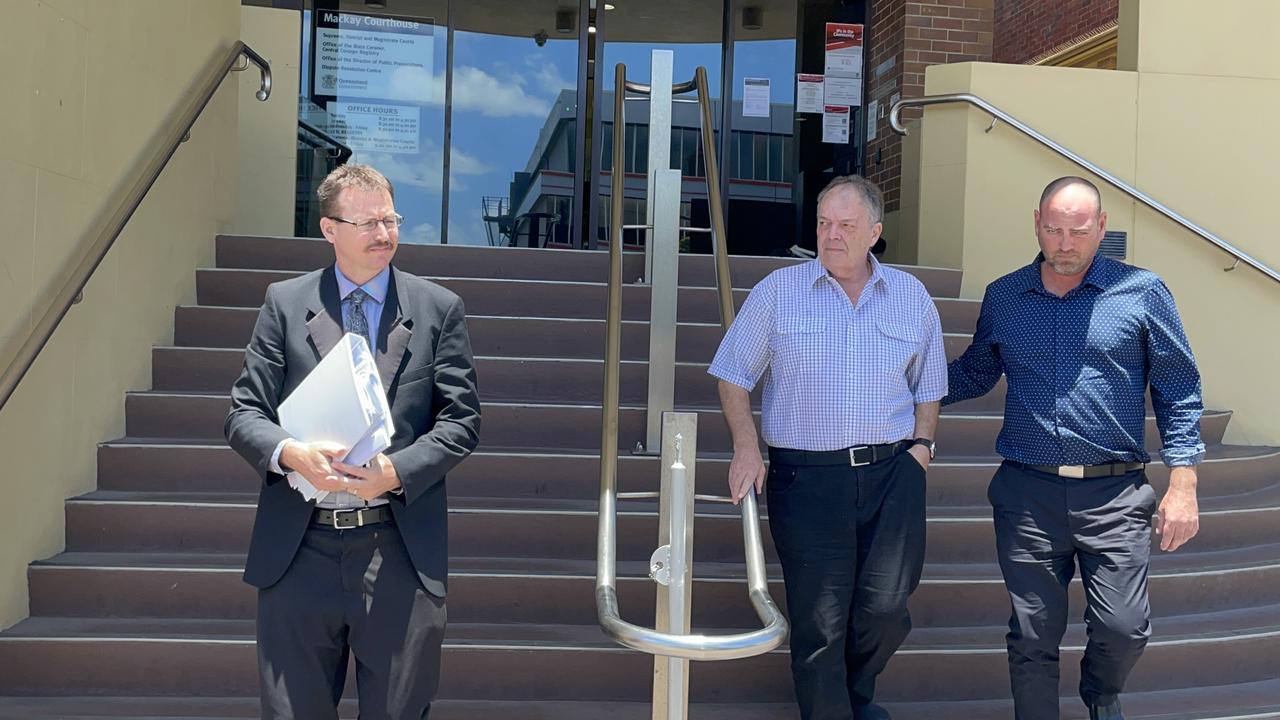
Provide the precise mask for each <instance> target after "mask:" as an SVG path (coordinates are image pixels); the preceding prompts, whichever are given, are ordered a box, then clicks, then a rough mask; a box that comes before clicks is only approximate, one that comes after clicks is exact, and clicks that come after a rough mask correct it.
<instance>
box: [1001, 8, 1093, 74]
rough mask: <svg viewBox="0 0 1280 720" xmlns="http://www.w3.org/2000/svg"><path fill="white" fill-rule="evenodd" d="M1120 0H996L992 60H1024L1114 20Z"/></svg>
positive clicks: (1037, 55)
mask: <svg viewBox="0 0 1280 720" xmlns="http://www.w3.org/2000/svg"><path fill="white" fill-rule="evenodd" d="M1118 14H1119V0H995V43H994V46H993V47H992V58H991V59H992V60H994V61H995V62H1002V63H1025V62H1027V61H1029V60H1032V59H1034V58H1036V57H1039V56H1041V55H1043V54H1045V53H1047V52H1049V51H1050V50H1053V49H1054V48H1056V47H1058V46H1060V45H1064V44H1066V43H1069V42H1071V41H1072V40H1075V39H1077V38H1079V37H1081V36H1082V35H1088V34H1090V33H1092V32H1093V31H1095V30H1098V29H1100V28H1102V27H1103V26H1105V25H1107V24H1109V23H1111V22H1114V21H1115V20H1116V18H1117V17H1118Z"/></svg>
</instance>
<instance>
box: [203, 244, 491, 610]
mask: <svg viewBox="0 0 1280 720" xmlns="http://www.w3.org/2000/svg"><path fill="white" fill-rule="evenodd" d="M465 317H466V312H465V311H464V309H463V306H462V300H461V298H459V297H458V296H457V295H455V294H453V293H452V292H450V291H448V290H446V289H444V288H442V287H440V286H439V285H436V284H435V283H432V282H428V281H427V280H423V279H422V278H419V277H415V276H413V275H409V274H407V273H403V272H401V271H399V270H397V269H395V268H394V267H393V268H392V269H391V281H390V282H389V283H388V287H387V296H386V299H385V301H384V303H383V311H382V322H381V324H380V326H379V328H378V335H377V342H376V343H375V345H376V346H377V347H376V348H375V358H376V364H377V366H378V373H379V374H380V375H381V377H382V383H383V386H384V387H385V388H386V391H387V400H388V401H389V402H390V404H391V415H392V418H393V419H394V422H395V433H394V435H393V437H392V440H391V447H390V448H389V449H388V450H387V451H386V453H387V456H388V457H389V458H390V459H391V463H392V465H394V466H395V468H396V473H397V474H398V475H399V476H400V482H401V483H402V484H403V486H404V494H403V495H396V494H390V495H389V496H388V497H389V498H390V501H391V510H392V513H393V514H394V516H395V519H396V527H397V528H398V529H399V531H400V535H401V537H402V538H403V540H404V544H405V546H406V547H407V548H408V550H409V557H410V558H411V559H412V560H413V565H414V567H415V568H416V569H417V571H418V577H419V578H420V579H421V581H422V585H423V587H425V588H426V589H427V590H428V591H429V592H431V593H432V594H433V595H437V596H440V597H444V594H445V583H446V580H447V576H448V569H447V558H448V546H447V540H448V533H447V528H446V523H447V510H446V507H445V485H444V479H445V474H446V473H448V472H449V470H451V469H452V468H453V467H454V466H455V465H457V464H458V463H459V462H460V461H461V460H462V459H463V458H464V457H466V456H467V454H468V453H470V452H471V451H472V450H473V449H474V448H475V446H476V443H477V442H478V441H479V433H480V401H479V399H478V397H477V396H476V374H475V366H474V363H473V362H472V359H471V341H470V339H469V338H468V336H467V327H466V321H465ZM342 335H343V330H342V306H341V300H340V298H339V297H338V281H337V276H336V275H335V273H334V270H333V266H330V267H328V268H325V269H323V270H317V271H315V272H312V273H308V274H306V275H303V276H302V277H299V278H294V279H291V280H285V281H283V282H278V283H274V284H272V285H271V286H270V287H269V288H267V297H266V301H265V303H264V304H263V306H262V310H261V312H260V313H259V314H258V322H257V325H256V326H255V327H254V330H253V339H252V340H250V342H249V347H248V348H247V349H246V351H245V360H244V370H243V371H242V372H241V373H240V378H239V379H238V380H236V383H235V385H234V386H233V387H232V389H231V411H230V413H228V415H227V421H226V425H225V427H224V430H225V432H226V436H227V442H229V443H230V444H231V447H232V448H233V449H234V450H235V451H236V452H238V453H240V455H241V456H243V457H244V458H245V459H246V460H248V461H249V463H250V464H252V465H253V466H254V468H256V469H257V470H258V473H259V474H260V475H261V476H262V478H263V481H264V482H263V486H262V489H261V491H260V493H259V495H258V514H257V517H256V519H255V520H254V524H253V539H252V541H251V543H250V545H249V558H248V561H247V563H246V565H245V573H244V578H245V581H246V582H248V583H249V584H251V585H255V586H257V587H259V588H266V587H270V586H271V585H274V584H275V583H276V582H277V581H278V580H279V579H280V578H281V576H283V575H284V572H285V570H286V569H288V567H289V564H290V563H291V562H293V557H294V555H295V554H296V553H297V550H298V546H299V544H300V543H301V541H302V535H303V533H304V532H306V529H307V526H308V523H309V522H310V519H311V513H312V510H313V508H314V507H315V506H314V505H313V504H312V503H309V502H306V501H305V500H303V499H302V496H301V495H300V494H298V492H297V491H296V490H294V489H293V488H291V487H289V483H288V482H287V481H285V479H284V476H282V475H279V474H277V473H273V472H271V471H270V470H269V469H268V466H269V465H270V464H271V455H272V453H273V452H274V451H275V449H276V446H277V445H279V444H280V441H281V440H284V439H285V438H286V437H288V434H287V433H286V432H285V431H284V430H283V429H282V428H281V427H280V426H279V425H278V424H277V422H278V419H277V415H276V409H277V408H278V407H279V405H280V402H281V401H282V400H284V398H286V397H288V396H289V393H291V392H293V390H294V388H296V387H297V386H298V384H299V383H300V382H302V379H303V378H304V377H306V376H307V373H309V372H311V370H312V368H314V367H315V366H316V364H317V363H318V362H319V361H320V359H321V358H322V357H324V355H325V354H326V353H328V352H329V351H330V350H331V349H333V347H334V345H336V344H337V342H338V340H340V339H341V338H342Z"/></svg>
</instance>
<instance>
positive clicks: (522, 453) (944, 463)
mask: <svg viewBox="0 0 1280 720" xmlns="http://www.w3.org/2000/svg"><path fill="white" fill-rule="evenodd" d="M157 439H159V438H157ZM99 445H100V446H103V447H116V448H134V447H137V448H200V449H207V448H220V449H230V448H229V446H228V445H227V444H226V443H225V442H221V443H218V442H210V443H204V444H201V443H189V444H183V443H168V442H153V443H147V442H118V441H115V440H107V441H104V442H101V443H99ZM471 456H472V457H476V456H482V457H534V458H586V459H593V460H599V458H600V455H599V453H595V454H591V453H570V452H529V451H527V450H516V451H502V450H477V451H475V452H473V453H471ZM1276 456H1280V449H1275V450H1272V451H1271V452H1267V453H1263V454H1261V455H1241V456H1237V457H1219V458H1206V459H1205V460H1204V461H1203V462H1202V463H1201V464H1204V463H1225V462H1237V461H1255V460H1262V459H1266V458H1272V457H1276ZM618 459H619V460H647V459H650V458H648V457H641V456H635V455H619V456H618ZM698 461H699V462H726V463H727V462H729V458H727V457H724V458H720V457H704V458H699V460H698ZM1002 461H1003V458H1000V457H999V456H993V457H992V458H991V460H989V461H985V462H961V461H955V460H941V459H939V460H935V461H933V462H932V463H930V466H931V467H932V466H937V467H996V466H998V465H999V464H1000V463H1001V462H1002ZM1147 464H1148V465H1163V464H1164V463H1163V462H1160V461H1159V460H1155V459H1153V460H1152V461H1151V462H1150V463H1147Z"/></svg>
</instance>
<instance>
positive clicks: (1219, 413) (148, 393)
mask: <svg viewBox="0 0 1280 720" xmlns="http://www.w3.org/2000/svg"><path fill="white" fill-rule="evenodd" d="M125 394H126V395H127V396H136V397H198V398H216V399H218V400H226V401H227V403H228V406H230V402H231V395H230V393H229V392H213V391H203V390H196V391H187V390H181V391H179V390H130V391H127V392H126V393H125ZM480 407H481V410H482V411H483V409H484V408H485V407H535V408H536V407H549V408H565V407H569V408H591V409H593V410H594V409H602V408H603V407H604V406H603V405H602V404H601V403H600V402H599V401H598V400H595V401H591V402H578V401H573V402H550V401H541V400H540V401H518V400H489V401H486V400H483V399H481V402H480ZM686 407H687V406H685V405H683V404H680V405H677V407H676V410H681V409H685V408H686ZM618 409H620V410H643V409H645V405H644V404H643V403H621V404H619V406H618ZM689 409H696V408H689ZM712 410H713V411H718V408H712ZM754 414H756V415H759V414H760V411H759V410H756V411H754ZM943 414H944V415H951V416H952V417H958V418H975V419H981V420H990V419H995V418H1002V417H1003V416H1004V413H1002V412H1000V411H998V410H982V411H966V412H960V413H948V412H947V411H946V410H945V409H944V410H943ZM1229 415H1231V411H1230V410H1205V411H1204V414H1203V415H1202V417H1208V418H1219V417H1223V416H1229ZM1146 417H1147V419H1148V420H1153V419H1155V415H1152V414H1148V415H1147V416H1146Z"/></svg>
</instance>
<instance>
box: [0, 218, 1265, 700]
mask: <svg viewBox="0 0 1280 720" xmlns="http://www.w3.org/2000/svg"><path fill="white" fill-rule="evenodd" d="M217 243H218V246H217V267H216V268H209V269H202V270H199V271H198V304H197V305H194V306H183V307H178V308H177V309H176V311H175V329H174V345H173V346H172V347H158V348H155V351H154V355H153V383H152V389H151V390H150V391H145V392H134V393H129V394H128V395H127V396H126V398H125V414H126V433H127V434H126V436H125V437H123V438H120V439H118V440H113V441H111V442H107V443H104V444H102V445H101V446H100V448H99V454H98V488H99V489H98V490H97V491H95V492H92V493H89V494H87V495H84V496H81V497H77V498H74V499H71V500H69V501H67V503H66V521H67V523H66V524H67V543H66V552H64V553H61V554H59V555H57V556H55V557H53V558H50V559H48V560H45V561H41V562H37V563H34V564H33V565H32V566H31V569H30V583H31V617H30V618H28V619H27V620H24V621H22V622H20V623H18V624H17V625H16V626H14V627H12V628H10V629H8V630H6V631H5V632H3V633H0V717H3V718H53V717H66V718H89V717H102V718H106V717H146V718H161V717H164V718H179V717H181V718H214V717H253V716H255V715H256V713H257V704H256V693H257V686H256V680H255V672H254V651H253V616H254V592H253V591H252V589H251V588H249V587H248V586H246V585H244V584H243V583H242V582H241V580H240V572H241V569H242V565H243V555H244V552H245V549H246V547H247V543H248V539H249V530H250V525H251V522H252V515H253V504H254V501H255V498H256V492H257V488H258V484H259V482H260V481H259V480H258V478H257V477H255V476H254V474H253V472H252V471H251V470H250V468H249V467H248V466H247V465H246V464H245V463H244V462H243V461H241V460H240V458H239V457H237V456H236V455H235V454H234V453H232V452H231V451H230V449H228V448H227V447H226V445H225V444H224V443H223V440H222V421H223V418H224V416H225V413H226V410H227V406H228V396H227V392H228V389H229V387H230V385H231V382H232V380H233V379H234V378H235V376H236V374H237V373H238V372H239V369H240V365H241V361H242V353H243V348H244V346H245V344H246V342H247V341H248V338H249V334H250V331H251V329H252V326H253V321H254V318H255V316H256V312H257V307H258V306H259V305H260V304H261V302H262V298H263V293H264V290H265V288H266V286H267V285H268V284H269V283H271V282H274V281H276V280H280V279H283V278H287V277H290V276H293V275H295V274H297V273H300V272H302V271H306V270H310V269H313V268H316V267H320V266H321V265H323V264H326V263H328V262H331V261H332V255H331V252H330V249H329V247H328V245H327V244H326V243H323V242H321V241H315V240H301V239H281V238H256V237H220V238H218V240H217ZM397 260H398V265H399V266H400V267H401V268H403V269H405V270H408V271H410V272H414V273H417V274H420V275H425V276H428V277H431V278H433V279H436V280H437V281H438V282H440V283H441V284H443V285H445V286H446V287H449V288H451V289H453V290H455V291H456V292H458V293H459V294H460V295H461V296H462V297H463V298H464V299H465V301H466V303H467V308H468V311H469V313H470V317H469V320H468V322H469V327H470V330H471V336H472V341H473V344H474V349H475V353H476V356H477V362H478V365H479V370H478V372H479V378H480V392H481V397H482V399H483V401H484V428H483V433H482V442H481V446H480V449H479V451H478V452H477V453H476V454H475V455H474V456H473V457H471V458H470V459H469V460H468V461H466V462H465V463H463V465H462V466H461V467H460V468H459V469H458V470H457V471H456V472H455V473H454V474H452V475H451V476H450V478H449V494H450V554H451V557H452V562H451V569H452V572H451V580H450V596H449V618H450V626H449V633H448V637H447V639H446V645H445V651H444V653H445V660H444V677H443V683H442V689H441V700H440V702H439V704H438V705H437V711H436V712H434V713H433V714H432V718H439V719H441V720H464V719H465V720H473V719H474V720H478V719H480V718H484V719H486V720H515V719H517V718H520V719H526V720H538V719H542V718H547V719H549V718H557V719H561V718H563V719H569V720H578V719H582V720H585V719H588V718H592V719H594V718H617V719H624V718H625V719H627V720H631V719H635V720H641V719H642V718H647V717H649V707H648V699H649V697H650V682H651V679H650V678H651V674H652V673H651V665H652V663H651V659H650V658H649V657H648V656H645V655H642V654H639V653H636V652H632V651H629V650H624V649H622V648H619V647H616V646H614V645H613V644H612V643H611V642H609V641H608V640H607V639H606V638H605V637H604V636H603V634H602V633H601V632H600V630H599V629H598V628H597V626H596V625H595V609H594V601H593V594H592V590H593V585H594V578H593V575H594V557H595V528H596V518H595V498H596V494H597V491H598V478H597V472H596V471H597V465H596V464H597V457H596V452H597V447H596V446H597V442H598V439H599V435H598V433H599V423H600V412H601V408H600V386H601V373H602V362H601V357H602V356H603V348H604V322H603V319H602V318H603V313H604V295H605V288H604V286H603V283H602V281H603V279H604V278H605V277H606V272H605V256H604V255H603V254H601V253H589V252H573V251H545V250H542V251H539V250H516V249H487V248H465V247H438V246H436V247H422V246H402V247H401V249H400V251H399V254H398V256H397ZM642 262H643V259H642V258H641V257H639V256H628V257H627V259H626V267H627V270H626V272H625V273H624V277H629V278H635V277H638V276H639V275H640V266H641V264H642ZM784 262H786V261H784V260H777V259H765V258H734V259H733V272H734V280H735V283H734V284H735V287H737V288H740V289H739V290H738V291H737V293H736V294H737V296H738V300H739V302H741V299H742V298H743V297H745V295H746V291H747V289H748V288H750V287H751V286H752V285H754V284H755V283H756V282H757V281H758V280H759V279H760V278H762V277H763V276H764V275H765V274H767V273H768V272H769V271H770V270H772V269H774V268H776V267H778V266H779V265H780V264H781V263H784ZM907 269H908V270H910V271H911V272H913V273H915V274H916V275H917V276H918V277H920V278H921V279H922V280H923V281H924V282H925V284H926V285H927V286H928V287H929V289H930V291H931V292H932V294H933V295H934V296H935V297H936V298H937V303H938V307H939V310H940V312H941V316H942V323H943V329H944V331H945V332H946V333H947V343H946V345H947V351H948V354H949V355H951V356H954V355H956V354H957V353H959V352H960V351H962V350H963V349H964V347H965V345H966V344H967V342H968V336H969V334H970V333H972V331H973V326H974V322H975V320H976V318H977V313H978V303H977V302H974V301H969V300H962V299H957V298H956V294H957V292H958V288H959V280H960V278H959V276H958V273H957V272H955V271H950V270H938V269H925V268H907ZM681 283H682V285H683V288H682V289H681V291H680V293H681V297H680V322H681V325H680V328H679V341H678V361H679V365H678V367H677V404H678V406H679V407H680V408H682V409H694V410H697V411H698V412H699V414H700V416H701V417H700V420H699V433H700V436H699V441H698V445H699V448H700V449H701V451H702V452H701V455H700V457H699V459H698V477H697V480H698V486H699V487H698V491H699V492H703V493H718V494H719V493H723V492H724V488H725V472H726V468H727V466H728V450H729V447H730V445H729V439H728V433H727V430H726V429H725V427H724V423H723V421H722V419H721V418H720V415H719V411H718V409H717V406H716V400H715V386H714V383H713V382H712V381H711V379H710V378H709V377H708V376H707V375H706V373H705V371H706V364H707V362H709V360H710V358H711V356H712V354H713V353H714V350H715V347H716V344H717V343H718V340H719V337H720V330H719V327H718V316H717V310H716V302H715V296H714V291H713V289H712V283H713V275H712V266H711V260H710V258H708V257H695V256H688V257H684V258H682V260H681ZM623 297H624V311H623V318H624V328H623V345H622V355H623V367H622V402H623V404H624V408H623V410H622V414H621V426H622V430H621V436H620V447H622V448H629V447H631V446H632V445H633V444H634V443H635V441H637V440H639V439H641V438H642V436H643V433H644V427H643V423H644V410H643V407H642V406H643V402H644V398H645V383H646V372H647V370H646V363H645V356H646V353H647V333H648V325H647V322H646V321H645V317H646V315H647V313H648V291H647V289H645V288H642V287H627V288H626V289H625V290H624V292H623ZM1002 402H1003V386H1001V387H999V388H997V391H996V392H994V393H992V394H991V395H989V396H988V397H985V398H980V399H976V400H973V401H970V402H967V403H965V404H963V405H960V406H956V407H954V408H948V409H947V410H946V411H945V412H944V414H943V418H942V421H941V426H940V428H939V431H938V437H939V442H940V452H939V457H938V460H937V462H935V463H934V465H933V468H932V469H931V471H930V478H929V480H930V482H929V520H928V556H927V565H926V568H925V580H924V582H923V583H922V584H921V586H920V589H919V591H918V592H917V593H916V595H915V597H914V598H913V599H912V610H913V613H914V618H915V624H916V630H915V631H914V632H913V633H912V634H911V636H910V637H909V638H908V640H907V642H906V645H905V646H904V647H903V649H902V651H900V652H899V653H898V655H897V657H896V658H895V659H894V660H893V661H892V663H891V664H890V666H889V669H888V671H887V672H886V674H885V675H884V676H883V680H882V683H881V689H882V692H881V694H882V697H883V698H884V700H885V701H887V702H888V703H889V706H890V708H891V709H893V710H894V711H895V718H899V719H900V720H915V719H924V718H930V719H935V718H940V719H945V720H950V719H956V720H983V719H986V718H1009V717H1011V715H1012V713H1011V710H1010V708H1011V704H1010V703H1009V701H1008V700H1007V697H1008V679H1007V674H1006V670H1005V660H1004V639H1003V635H1004V632H1005V628H1004V623H1005V620H1006V617H1007V614H1008V599H1007V596H1006V595H1005V594H1004V590H1003V585H1002V583H1001V581H1000V574H999V571H998V569H997V567H996V565H995V558H994V542H993V534H992V529H991V518H990V508H989V507H988V506H987V504H986V499H985V492H986V485H987V482H988V480H989V479H990V477H991V474H992V472H993V471H994V469H995V466H996V463H997V458H996V457H995V455H994V451H993V445H994V440H995V435H996V432H997V431H998V429H999V426H1000V411H1001V408H1002ZM1230 417H1231V414H1230V412H1229V411H1227V410H1213V411H1210V412H1206V413H1205V417H1204V422H1203V432H1204V435H1205V441H1206V442H1207V443H1209V445H1210V453H1209V457H1210V459H1209V461H1208V462H1206V463H1205V465H1204V466H1202V474H1201V478H1202V480H1201V484H1200V486H1201V494H1202V499H1201V509H1202V512H1203V516H1202V531H1201V535H1200V536H1199V537H1198V538H1196V539H1195V541H1194V542H1193V543H1192V544H1191V545H1190V546H1189V547H1187V548H1186V549H1184V550H1182V551H1180V552H1178V553H1175V554H1172V555H1170V554H1163V553H1159V554H1158V556H1157V557H1155V558H1154V560H1153V562H1152V579H1151V595H1152V605H1153V606H1154V609H1155V614H1156V617H1157V619H1156V621H1155V638H1154V640H1153V642H1152V643H1151V645H1150V647H1149V648H1148V650H1147V653H1146V656H1145V657H1144V658H1143V660H1142V662H1141V663H1140V664H1139V666H1138V669H1137V670H1136V671H1135V673H1134V675H1133V678H1132V682H1131V683H1130V688H1131V690H1132V694H1131V695H1129V696H1127V698H1126V709H1127V710H1128V711H1129V713H1130V715H1131V717H1140V718H1150V719H1152V720H1154V719H1155V718H1160V719H1162V720H1190V719H1191V718H1223V719H1225V718H1239V719H1241V720H1243V719H1244V718H1249V719H1251V720H1253V719H1257V718H1280V449H1276V448H1262V447H1238V446H1228V445H1223V444H1222V438H1223V433H1224V431H1225V429H1226V426H1227V423H1228V422H1229V420H1230ZM1158 444H1159V442H1158V438H1157V437H1156V433H1155V423H1154V420H1153V419H1148V445H1149V447H1152V448H1154V447H1157V446H1158ZM1149 472H1150V475H1151V476H1152V478H1153V481H1154V482H1155V483H1156V484H1157V485H1158V486H1161V490H1163V485H1164V482H1165V480H1166V478H1167V472H1166V470H1165V468H1164V467H1163V466H1161V465H1159V464H1157V465H1154V466H1152V467H1151V468H1150V470H1149ZM657 475H658V469H657V463H656V461H655V460H653V459H650V458H636V457H629V456H626V457H623V458H621V459H620V461H619V482H620V485H621V489H622V490H624V491H626V490H640V489H652V488H653V486H654V485H655V484H656V479H657ZM764 512H766V513H767V508H765V509H764ZM697 515H698V526H697V532H696V534H695V537H696V547H695V560H696V568H695V573H696V576H697V580H696V584H695V589H694V594H693V597H694V604H693V611H694V625H695V627H698V628H703V629H718V630H721V631H729V630H731V629H741V628H748V627H754V626H755V625H756V623H757V621H756V618H755V616H754V613H753V612H752V611H751V609H750V606H749V604H748V602H747V598H746V592H745V585H744V583H743V576H744V569H743V567H742V564H741V561H742V547H741V544H742V543H741V534H740V522H739V520H738V519H737V516H736V515H734V514H733V513H732V512H731V511H730V509H728V508H725V507H722V506H718V505H715V506H706V507H702V506H700V507H699V508H698V513H697ZM656 525H657V508H656V506H654V505H653V504H652V503H648V502H624V503H621V504H620V517H619V525H618V527H619V542H618V554H619V574H620V576H622V579H621V580H620V582H619V593H620V602H621V606H622V609H623V612H624V614H625V615H626V617H627V619H629V620H631V621H633V622H639V623H645V624H650V623H651V622H652V612H653V597H654V585H653V584H652V583H651V582H650V581H649V580H648V579H647V578H645V577H644V575H645V573H646V570H647V559H648V557H649V553H650V552H651V550H652V548H653V546H654V544H655V538H656ZM765 537H766V540H767V538H768V533H767V530H766V532H765ZM766 551H767V552H768V553H769V560H770V561H771V562H772V561H773V560H774V558H773V556H772V547H771V546H770V545H768V543H766ZM770 568H771V574H772V575H773V576H774V577H775V583H774V590H773V593H774V597H775V599H777V600H778V601H779V602H781V600H782V597H783V593H782V588H781V582H780V579H777V578H780V573H779V572H778V568H777V565H776V564H772V565H771V566H770ZM1073 602H1075V603H1076V604H1075V606H1074V608H1073V618H1075V619H1076V624H1073V625H1072V626H1071V628H1070V630H1069V632H1068V636H1067V639H1066V645H1067V646H1068V647H1067V649H1066V650H1065V652H1064V661H1063V691H1062V695H1063V698H1064V699H1063V708H1064V714H1063V717H1064V718H1080V717H1082V715H1081V709H1080V707H1079V702H1078V700H1076V699H1075V698H1074V687H1075V684H1076V682H1077V662H1076V661H1077V660H1078V658H1079V654H1080V648H1081V646H1082V645H1083V638H1084V633H1083V627H1082V626H1081V625H1080V624H1079V617H1080V613H1079V610H1080V609H1081V608H1082V607H1083V606H1082V603H1081V598H1080V592H1079V587H1078V583H1077V587H1076V588H1075V593H1074V597H1073ZM691 696H692V701H693V703H694V705H693V710H692V712H691V717H693V718H701V719H705V720H712V719H720V718H726V719H727V718H737V719H741V720H756V719H763V718H794V717H797V714H796V712H795V710H794V706H793V704H792V695H791V681H790V676H789V672H788V669H787V655H786V653H785V652H784V651H779V652H774V653H769V654H767V655H764V656H761V657H756V658H752V659H749V660H743V661H737V662H734V663H695V664H694V666H693V670H692V691H691ZM354 710H355V708H354V704H353V703H351V702H347V703H345V704H344V717H345V716H351V717H354Z"/></svg>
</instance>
